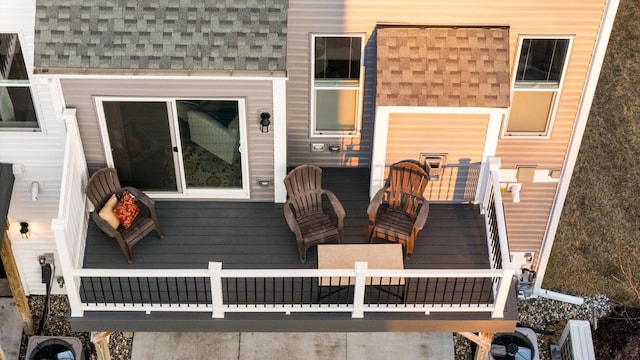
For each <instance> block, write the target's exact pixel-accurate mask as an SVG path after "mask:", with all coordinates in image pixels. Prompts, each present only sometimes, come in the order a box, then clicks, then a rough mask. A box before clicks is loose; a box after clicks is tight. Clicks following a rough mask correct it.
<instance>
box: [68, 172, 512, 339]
mask: <svg viewBox="0 0 640 360" xmlns="http://www.w3.org/2000/svg"><path fill="white" fill-rule="evenodd" d="M323 170H324V171H323V186H324V188H326V189H329V190H331V191H333V192H334V193H335V194H336V196H337V197H338V198H339V199H340V200H341V202H342V204H343V206H344V208H345V211H346V213H347V217H346V219H345V228H344V232H345V242H347V243H366V242H367V235H366V233H367V226H368V219H367V214H366V208H367V206H368V204H369V197H368V189H369V177H368V172H369V170H368V169H359V168H349V169H323ZM282 206H283V205H282V204H274V203H266V202H259V203H256V202H229V201H227V202H221V201H157V210H158V216H159V219H160V223H161V225H162V227H163V231H164V233H165V236H164V238H163V239H160V238H159V237H158V236H156V234H155V233H152V234H151V235H149V236H147V237H146V238H144V239H143V240H141V241H140V242H139V243H138V244H137V245H136V246H135V247H134V249H133V255H134V263H133V264H128V263H127V262H126V261H125V259H124V257H123V256H122V253H121V252H120V249H119V247H118V246H117V244H116V242H115V240H113V239H110V238H109V237H107V236H106V235H104V234H103V233H102V232H101V231H100V229H98V228H97V227H96V225H95V224H94V223H93V222H90V224H89V229H88V235H87V242H86V247H85V257H84V267H85V268H103V269H206V268H207V266H208V263H209V262H210V261H219V262H222V266H223V269H303V268H307V269H313V268H316V267H317V248H311V249H309V250H308V252H307V262H306V263H305V264H301V263H300V260H299V258H298V252H297V247H296V242H295V237H294V235H293V233H291V231H290V230H289V228H288V226H287V224H286V221H285V220H284V216H283V212H282ZM378 241H379V242H383V241H382V240H378ZM404 266H405V268H408V269H488V268H489V259H488V250H487V242H486V235H485V230H484V220H483V218H482V216H481V215H480V213H479V209H478V207H477V206H475V205H470V204H443V203H432V204H431V205H430V213H429V218H428V220H427V223H426V226H425V228H424V229H423V230H422V231H421V232H420V235H419V236H418V239H417V240H416V244H415V248H414V253H413V256H412V257H411V259H409V260H406V261H405V264H404ZM96 281H97V283H93V282H96ZM111 281H115V283H111ZM119 281H120V280H119V279H111V278H102V279H93V278H84V279H83V282H82V289H83V291H84V300H88V301H94V300H95V301H96V302H103V301H107V299H104V298H103V297H102V295H96V296H98V297H99V298H96V297H95V296H94V293H92V289H94V288H95V289H102V288H103V287H105V286H106V288H114V286H115V288H119V287H124V288H125V289H127V288H131V289H136V288H140V287H149V288H153V281H151V284H149V283H148V282H149V280H148V279H146V280H143V279H142V278H141V279H140V281H146V282H147V283H144V284H142V285H140V284H138V285H139V286H138V285H136V284H135V281H137V280H135V279H133V280H131V281H133V283H131V284H129V283H124V284H121V283H120V282H119ZM227 281H232V280H231V279H229V280H227ZM296 281H298V280H296ZM311 281H317V279H311ZM469 281H471V283H472V284H475V280H474V279H471V280H469ZM441 283H442V279H431V280H430V282H428V283H422V284H425V285H424V286H427V285H426V284H431V285H428V286H435V287H438V286H442V284H441ZM225 284H226V283H225ZM243 284H244V283H243ZM438 284H440V285H438ZM316 285H317V284H316ZM445 285H446V283H445ZM490 285H491V284H489V283H481V284H479V285H471V288H469V287H468V286H467V287H466V288H465V290H464V291H462V292H455V293H456V294H457V295H456V296H460V295H462V296H464V297H465V298H466V299H467V300H466V301H471V299H472V298H474V299H477V300H479V299H484V301H488V302H490V301H491V295H490V291H489V290H490ZM184 286H185V289H188V290H186V291H181V292H179V293H180V294H182V295H184V296H187V297H188V298H189V299H192V298H193V297H194V296H195V297H198V299H199V298H200V297H201V296H202V299H201V301H200V300H199V301H200V302H202V303H203V304H204V303H207V304H208V303H210V302H211V299H210V294H209V290H207V288H208V287H209V284H208V280H207V281H204V280H203V282H202V284H200V283H198V285H195V284H194V285H184ZM189 286H191V287H189ZM195 286H198V287H201V288H203V289H205V290H200V291H198V290H195ZM224 286H226V287H228V286H231V285H229V284H227V285H224ZM417 286H418V285H417V284H416V283H414V282H413V280H411V285H410V284H409V283H407V288H406V289H407V293H406V294H407V296H408V298H405V299H407V300H408V303H411V301H412V300H411V298H412V296H418V295H419V294H422V293H416V292H415V290H414V289H417ZM420 286H422V285H420ZM454 286H456V287H459V286H462V283H461V282H460V281H459V280H458V281H455V282H454ZM445 287H446V286H445ZM115 288H114V289H115ZM233 288H236V286H235V285H234V286H233ZM305 288H306V289H307V291H310V292H309V296H310V298H311V299H316V298H318V297H320V296H321V295H322V294H320V293H318V290H317V289H318V288H319V287H318V286H311V287H309V286H307V287H304V286H302V287H301V288H300V289H299V290H300V292H298V290H297V289H296V290H295V291H293V292H291V293H292V294H302V293H303V291H302V290H303V289H305ZM189 289H191V290H189ZM309 289H311V290H309ZM314 289H315V290H314ZM438 289H440V288H438ZM367 290H368V291H371V290H372V289H367ZM135 291H136V290H132V291H131V292H130V293H124V294H120V296H121V297H126V296H133V297H136V296H138V297H140V296H142V295H143V294H144V292H140V291H139V293H136V292H135ZM434 291H435V292H434V293H432V294H431V295H430V298H433V300H432V301H433V302H434V303H438V302H439V301H440V302H442V303H448V302H450V301H452V302H455V301H458V300H460V299H458V298H456V299H450V300H449V299H448V298H447V297H446V294H445V292H446V291H441V290H437V289H434ZM98 293H101V292H98ZM243 294H244V293H243V292H242V291H238V289H236V292H225V296H226V297H228V298H227V299H226V301H232V300H233V299H232V298H233V297H238V299H241V298H242V296H244V295H243ZM412 294H416V295H412ZM296 296H302V295H296ZM322 296H324V295H322ZM336 296H337V297H336ZM349 296H351V295H349V293H348V292H346V293H344V292H340V293H338V295H335V296H334V295H331V296H328V297H327V298H325V299H323V301H329V302H332V303H333V302H335V301H342V300H340V299H342V297H345V301H348V300H349V299H348V298H349ZM365 296H366V298H368V299H370V300H373V301H377V300H376V299H380V301H382V302H385V303H386V302H387V301H390V302H391V303H393V301H398V299H395V300H394V299H393V298H391V299H387V298H388V297H389V295H388V293H384V292H374V293H372V294H368V295H365ZM485 297H486V298H485ZM92 299H93V300H92ZM190 301H192V300H190ZM278 301H282V300H278ZM516 319H517V309H516V306H515V296H514V294H511V296H510V298H509V301H508V306H507V309H506V312H505V318H504V319H493V318H491V314H490V313H482V312H479V313H477V312H463V313H439V312H434V313H432V314H430V315H419V314H416V313H398V312H393V313H367V314H366V319H365V321H356V320H354V319H352V318H351V315H350V314H349V313H317V314H316V313H292V314H290V315H285V314H284V313H273V314H272V313H264V314H263V313H233V312H232V313H228V314H226V315H225V318H224V319H211V315H210V314H209V313H206V312H203V313H198V312H196V313H191V312H186V313H185V312H177V313H174V312H170V313H165V312H153V313H152V314H144V313H142V312H99V311H96V312H94V311H87V312H85V313H84V315H83V316H82V317H72V318H71V320H72V326H73V327H74V328H75V329H77V330H78V331H94V330H96V329H111V330H121V331H132V330H133V331H178V330H180V331H281V332H282V331H285V332H286V331H458V330H459V329H460V328H466V329H475V330H474V331H512V328H513V327H514V326H515V322H516ZM391 328H393V329H395V330H389V329H391Z"/></svg>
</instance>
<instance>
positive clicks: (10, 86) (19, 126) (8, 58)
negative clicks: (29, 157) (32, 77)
mask: <svg viewBox="0 0 640 360" xmlns="http://www.w3.org/2000/svg"><path fill="white" fill-rule="evenodd" d="M5 129H12V130H30V131H33V130H37V129H39V127H38V119H37V117H36V111H35V108H34V106H33V99H32V97H31V87H30V83H29V74H28V72H27V68H26V66H25V61H24V57H23V56H22V47H21V46H20V40H19V39H18V34H11V33H0V130H5Z"/></svg>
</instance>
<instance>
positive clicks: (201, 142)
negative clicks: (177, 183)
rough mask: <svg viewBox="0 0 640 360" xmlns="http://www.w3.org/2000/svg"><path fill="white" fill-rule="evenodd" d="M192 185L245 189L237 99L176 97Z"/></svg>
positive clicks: (187, 178) (186, 171)
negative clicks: (184, 98) (183, 98)
mask: <svg viewBox="0 0 640 360" xmlns="http://www.w3.org/2000/svg"><path fill="white" fill-rule="evenodd" d="M176 110H177V114H178V124H179V125H178V126H179V129H180V143H181V146H182V149H181V150H182V162H183V164H184V176H185V181H186V187H187V188H188V189H189V188H191V189H203V188H207V189H242V187H243V186H242V159H241V154H240V151H239V146H240V126H239V106H238V101H237V100H176Z"/></svg>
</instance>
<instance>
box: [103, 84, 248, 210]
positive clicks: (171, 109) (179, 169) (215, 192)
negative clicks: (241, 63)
mask: <svg viewBox="0 0 640 360" xmlns="http://www.w3.org/2000/svg"><path fill="white" fill-rule="evenodd" d="M186 99H187V98H184V97H180V98H176V97H124V96H97V97H95V98H94V100H95V104H96V110H97V111H96V112H97V114H98V123H99V125H100V133H101V138H102V143H103V146H104V154H105V159H106V163H107V166H109V167H114V162H113V156H112V154H111V144H110V142H109V133H108V131H107V122H106V119H105V116H104V108H103V106H102V103H103V102H104V101H128V102H136V101H137V102H142V101H154V102H163V101H164V102H166V104H167V117H168V118H169V131H170V135H171V146H172V147H176V148H177V149H178V151H177V152H172V154H173V159H174V165H176V166H175V167H176V182H177V192H157V191H146V193H147V194H148V195H149V196H151V197H153V198H155V199H194V200H195V199H249V197H250V193H249V189H250V183H249V161H248V149H247V146H246V144H247V129H246V128H247V127H246V112H247V111H246V104H245V99H244V98H219V97H206V98H202V97H197V98H188V99H189V100H225V101H237V102H238V117H239V132H240V146H239V151H240V159H241V167H242V188H199V189H198V188H189V187H187V185H186V179H185V174H184V163H183V157H182V144H181V142H180V133H179V130H178V129H179V127H178V114H177V109H176V106H175V101H176V100H186ZM123 185H124V184H123Z"/></svg>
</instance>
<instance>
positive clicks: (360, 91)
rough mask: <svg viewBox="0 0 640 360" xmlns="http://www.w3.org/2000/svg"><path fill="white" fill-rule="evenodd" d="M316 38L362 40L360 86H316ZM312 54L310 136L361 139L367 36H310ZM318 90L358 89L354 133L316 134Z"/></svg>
mask: <svg viewBox="0 0 640 360" xmlns="http://www.w3.org/2000/svg"><path fill="white" fill-rule="evenodd" d="M316 37H360V38H361V39H362V41H361V43H360V46H361V49H360V78H359V80H358V86H349V85H345V86H332V87H327V86H316V85H315V71H316V68H315V67H316V64H315V63H316V62H315V43H316V42H315V39H316ZM309 41H310V46H309V48H310V52H309V62H310V63H311V65H310V66H311V67H310V69H311V71H310V75H309V79H310V80H309V83H310V90H309V119H310V121H309V123H310V126H309V136H310V137H312V138H336V137H339V138H357V137H360V132H361V130H362V104H363V95H364V94H363V93H364V72H365V69H364V56H365V53H364V49H365V34H363V33H346V34H325V33H318V34H310V38H309ZM316 89H317V90H327V89H331V90H335V89H357V91H358V94H357V97H356V98H357V103H356V118H355V119H354V122H355V129H354V131H348V132H347V131H323V132H322V133H318V132H316Z"/></svg>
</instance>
